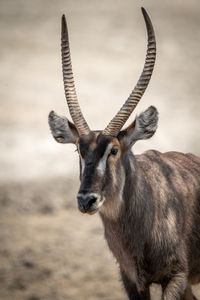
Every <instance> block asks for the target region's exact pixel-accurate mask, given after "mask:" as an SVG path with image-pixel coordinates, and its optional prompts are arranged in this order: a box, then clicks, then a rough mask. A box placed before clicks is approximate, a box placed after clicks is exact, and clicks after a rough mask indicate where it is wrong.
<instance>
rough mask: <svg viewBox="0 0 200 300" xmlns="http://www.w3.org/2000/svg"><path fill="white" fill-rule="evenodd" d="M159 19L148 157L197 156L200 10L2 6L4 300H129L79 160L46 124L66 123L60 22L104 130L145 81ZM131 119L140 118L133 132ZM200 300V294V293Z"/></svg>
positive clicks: (104, 4) (150, 4) (164, 4)
mask: <svg viewBox="0 0 200 300" xmlns="http://www.w3.org/2000/svg"><path fill="white" fill-rule="evenodd" d="M141 5H142V6H144V7H145V8H146V9H147V10H148V12H149V13H150V15H151V18H152V20H153V24H154V26H155V29H156V35H157V42H158V56H157V63H156V68H155V72H154V75H153V78H152V80H151V84H150V86H149V88H148V90H147V91H146V93H145V96H144V97H143V99H142V101H141V103H140V104H139V105H138V107H137V109H136V113H139V112H140V111H142V110H143V109H145V108H146V107H148V106H149V105H155V106H156V107H157V108H158V110H159V112H160V122H159V129H158V132H157V134H156V135H155V137H153V138H152V140H149V141H145V142H143V143H142V142H139V143H138V145H136V146H135V147H134V152H135V153H141V152H142V151H144V150H146V149H148V148H156V149H158V150H160V151H168V150H178V151H182V152H193V153H195V154H197V155H200V142H199V140H200V139H199V128H200V118H199V111H200V101H199V95H200V85H199V78H200V68H199V65H200V30H199V27H200V1H199V0H190V1H188V0H181V1H178V0H177V1H172V0H169V1H160V2H159V3H158V1H157V2H155V1H154V0H148V1H147V0H144V1H139V0H136V1H131V0H126V1H119V0H102V1H97V0H93V1H92V0H84V1H81V0H76V1H74V0H71V1H70V0H57V1H56V2H55V1H50V0H43V1H41V0H34V1H30V0H10V1H7V0H0V39H1V47H0V63H1V68H0V82H1V88H0V99H1V105H0V129H1V130H0V149H1V155H0V166H1V172H0V300H15V299H16V300H17V299H19V300H23V299H26V300H43V299H44V300H51V299H52V300H60V299H69V300H90V299H91V300H96V299H105V300H122V299H126V296H125V293H124V291H123V289H122V285H121V283H120V281H119V276H118V266H117V264H116V262H115V260H114V258H113V257H112V255H111V253H110V252H109V250H108V249H107V246H106V244H105V241H104V238H103V228H102V224H101V222H100V219H99V217H98V216H97V215H94V216H92V217H89V216H83V215H81V214H80V213H79V212H78V211H77V208H76V200H75V198H76V192H77V190H78V184H79V183H78V156H77V153H74V150H75V149H74V147H73V146H71V145H67V146H63V145H60V144H57V143H56V142H55V141H54V140H53V139H52V137H51V135H50V132H49V128H48V124H47V115H48V112H49V111H50V110H52V109H55V111H57V112H58V113H60V114H67V115H68V116H69V114H68V111H67V108H66V104H65V99H64V94H63V85H62V74H61V60H60V16H61V15H62V13H66V14H67V19H68V23H69V24H68V25H69V30H70V41H71V51H72V58H73V69H74V74H75V79H76V85H77V91H78V95H79V98H80V104H81V107H82V109H83V113H84V115H85V116H86V119H87V120H88V122H89V124H90V125H91V128H93V129H99V128H104V127H105V126H106V125H107V123H108V121H109V120H110V118H111V117H112V116H113V114H114V113H115V112H116V111H117V110H118V108H119V107H120V106H121V105H122V103H123V101H124V100H125V99H126V97H127V96H128V95H129V93H130V91H131V89H132V88H133V86H134V84H135V83H136V81H137V78H138V76H139V74H140V71H141V68H142V66H143V62H144V56H145V50H146V32H145V27H144V22H143V19H142V15H141V12H140V6H141ZM133 119H134V114H133V116H131V118H130V120H133ZM195 293H196V295H197V296H198V298H199V299H200V288H199V287H198V286H197V287H195ZM159 297H160V294H159V289H158V287H153V289H152V299H155V300H157V299H160V298H159Z"/></svg>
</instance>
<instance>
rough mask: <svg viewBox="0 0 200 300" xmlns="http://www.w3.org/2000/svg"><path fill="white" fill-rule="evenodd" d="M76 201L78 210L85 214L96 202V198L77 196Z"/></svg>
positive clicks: (92, 195)
mask: <svg viewBox="0 0 200 300" xmlns="http://www.w3.org/2000/svg"><path fill="white" fill-rule="evenodd" d="M77 199H78V204H79V208H80V210H81V211H83V212H86V211H88V210H89V209H90V208H91V207H92V205H93V203H95V202H96V201H97V196H95V195H94V194H91V195H90V194H86V195H84V194H78V196H77Z"/></svg>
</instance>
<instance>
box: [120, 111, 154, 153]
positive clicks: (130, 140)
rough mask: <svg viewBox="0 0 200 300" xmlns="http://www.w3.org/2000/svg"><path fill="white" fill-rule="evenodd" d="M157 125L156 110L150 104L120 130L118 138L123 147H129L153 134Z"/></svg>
mask: <svg viewBox="0 0 200 300" xmlns="http://www.w3.org/2000/svg"><path fill="white" fill-rule="evenodd" d="M157 127H158V111H157V109H156V108H155V107H154V106H150V107H149V108H147V109H146V110H145V111H144V112H142V113H141V114H140V115H139V116H137V117H136V118H135V120H134V121H133V123H131V125H129V126H128V127H127V128H126V129H125V130H122V131H121V132H120V133H119V135H118V139H119V141H120V143H121V144H122V146H124V147H125V148H129V147H131V146H132V145H133V144H135V142H137V141H138V140H146V139H149V138H150V137H152V136H153V135H154V133H155V132H156V129H157Z"/></svg>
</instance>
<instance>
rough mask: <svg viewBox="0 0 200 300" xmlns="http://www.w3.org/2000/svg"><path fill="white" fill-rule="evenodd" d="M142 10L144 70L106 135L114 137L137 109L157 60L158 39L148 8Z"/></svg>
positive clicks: (104, 132)
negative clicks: (145, 44)
mask: <svg viewBox="0 0 200 300" xmlns="http://www.w3.org/2000/svg"><path fill="white" fill-rule="evenodd" d="M141 10H142V14H143V17H144V20H145V24H146V29H147V36H148V43H147V53H146V59H145V64H144V67H143V71H142V73H141V75H140V78H139V80H138V82H137V84H136V86H135V88H134V89H133V91H132V92H131V94H130V95H129V97H128V99H127V100H126V102H125V103H124V104H123V106H122V107H121V109H120V110H119V111H118V113H117V114H116V115H115V117H114V118H113V119H112V120H111V121H110V123H109V124H108V126H107V127H106V128H105V129H104V131H103V132H102V134H104V135H111V136H114V137H116V136H117V135H118V133H119V131H120V130H121V128H122V127H123V125H124V124H125V122H126V121H127V119H128V118H129V116H130V115H131V113H132V112H133V110H134V109H135V107H136V105H137V104H138V102H139V101H140V99H141V98H142V96H143V94H144V92H145V90H146V88H147V86H148V84H149V81H150V79H151V75H152V73H153V68H154V65H155V60H156V39H155V34H154V29H153V25H152V23H151V20H150V17H149V16H148V14H147V12H146V10H145V9H144V8H143V7H142V8H141Z"/></svg>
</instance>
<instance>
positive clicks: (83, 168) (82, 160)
mask: <svg viewBox="0 0 200 300" xmlns="http://www.w3.org/2000/svg"><path fill="white" fill-rule="evenodd" d="M80 158H81V173H82V175H83V173H84V170H85V160H84V159H83V158H82V157H81V155H80Z"/></svg>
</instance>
